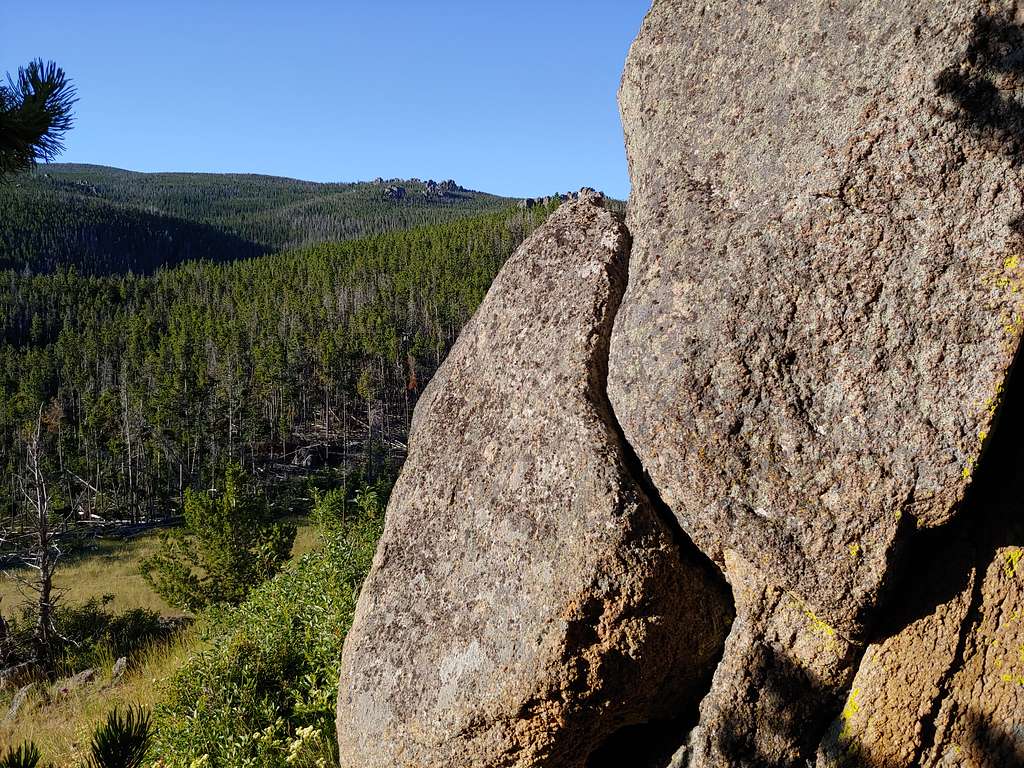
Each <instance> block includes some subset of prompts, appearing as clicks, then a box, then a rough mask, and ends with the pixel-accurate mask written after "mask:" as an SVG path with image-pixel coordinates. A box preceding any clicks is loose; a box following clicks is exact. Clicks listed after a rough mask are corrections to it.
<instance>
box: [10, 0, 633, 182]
mask: <svg viewBox="0 0 1024 768" xmlns="http://www.w3.org/2000/svg"><path fill="white" fill-rule="evenodd" d="M649 4H650V3H649V0H518V1H517V2H514V3H508V2H501V3H498V2H493V0H475V1H473V2H469V1H465V0H418V1H416V0H358V1H356V0H339V1H337V2H304V1H303V0H294V1H293V2H267V1H265V0H264V1H261V0H250V2H218V1H217V0H177V1H176V2H155V1H151V0H132V2H120V1H112V2H106V1H104V0H94V1H93V2H82V0H73V1H72V0H49V2H46V3H11V4H10V6H11V7H9V8H5V9H4V11H3V14H2V15H0V37H2V39H3V40H4V46H3V48H2V49H0V51H2V56H0V70H14V69H15V68H16V67H17V66H18V65H20V64H24V63H25V62H26V61H28V60H29V59H31V58H33V57H42V58H47V59H54V60H56V61H57V62H58V63H59V64H60V65H61V66H63V67H64V69H65V70H66V71H67V73H68V74H69V76H70V77H71V78H72V79H73V80H74V81H75V82H76V84H77V86H78V91H79V98H80V101H79V103H78V105H77V124H76V127H75V128H74V130H73V131H72V132H71V133H70V134H69V135H68V140H67V151H66V152H65V154H64V155H63V156H62V158H61V159H62V160H64V161H67V162H89V163H99V164H103V165H114V166H118V167H122V168H129V169H132V170H140V171H170V170H173V171H217V172H220V171H231V172H253V173H269V174H274V175H280V176H293V177H296V178H302V179H313V180H317V181H355V180H362V179H371V178H373V177H375V176H384V177H392V176H400V177H403V178H407V177H421V178H435V179H441V178H454V179H455V180H456V181H458V182H459V183H461V184H463V185H465V186H468V187H472V188H476V189H483V190H486V191H489V192H497V193H500V194H507V195H518V196H526V195H538V194H547V193H550V192H554V191H564V190H568V189H576V188H579V187H580V186H584V185H586V186H593V187H597V188H599V189H603V190H605V191H606V192H608V193H609V194H612V195H614V196H616V197H624V196H625V195H626V194H627V193H628V191H629V180H628V175H627V172H626V161H625V154H624V151H623V147H622V129H621V125H620V122H619V117H618V109H617V106H616V103H615V93H616V89H617V88H618V82H619V76H620V73H621V71H622V64H623V62H624V60H625V56H626V52H627V50H628V48H629V44H630V42H631V41H632V39H633V37H634V36H635V35H636V32H637V30H638V29H639V26H640V22H641V21H642V19H643V15H644V14H645V13H646V11H647V8H648V7H649Z"/></svg>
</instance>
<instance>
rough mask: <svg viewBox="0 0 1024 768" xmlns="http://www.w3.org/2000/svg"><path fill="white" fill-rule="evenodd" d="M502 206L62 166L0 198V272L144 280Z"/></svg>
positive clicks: (411, 192) (455, 197)
mask: <svg viewBox="0 0 1024 768" xmlns="http://www.w3.org/2000/svg"><path fill="white" fill-rule="evenodd" d="M509 202H510V201H509V200H508V199H506V198H500V197H497V196H494V195H488V194H484V193H480V192H473V191H469V190H464V189H462V188H461V187H458V186H457V185H455V184H454V183H448V184H442V185H437V184H434V183H432V182H421V181H419V180H410V181H399V180H392V181H390V182H384V181H383V180H379V181H378V182H370V183H365V182H364V183H352V184H321V183H316V182H309V181H299V180H296V179H286V178H279V177H274V176H259V175H252V174H201V173H136V172H133V171H125V170H120V169H117V168H107V167H104V166H96V165H73V164H59V163H58V164H52V165H47V166H44V167H41V168H40V169H38V170H37V171H35V172H34V173H32V174H29V175H26V176H23V177H21V178H19V179H18V180H17V182H16V183H14V184H12V185H9V186H8V187H6V188H0V268H8V269H19V270H26V271H31V272H50V271H53V270H54V269H56V268H57V267H60V266H74V267H75V268H76V269H78V270H79V271H82V272H86V273H89V274H116V273H121V272H127V271H133V272H141V273H145V272H151V271H153V270H154V269H156V268H157V267H160V266H171V265H174V264H178V263H181V262H183V261H189V260H193V259H209V260H212V261H230V260H234V259H238V258H248V257H251V256H256V255H260V254H261V253H266V252H269V251H275V250H280V249H283V248H294V247H301V246H309V245H315V244H318V243H323V242H331V241H338V240H347V239H353V238H358V237H364V236H368V235H374V234H380V233H385V232H391V231H395V230H399V229H408V228H410V227H414V226H420V225H425V224H439V223H443V222H446V221H452V220H454V219H459V218H463V217H465V216H472V215H476V214H481V213H488V212H493V211H497V210H500V209H502V208H504V207H506V206H507V205H508V204H509Z"/></svg>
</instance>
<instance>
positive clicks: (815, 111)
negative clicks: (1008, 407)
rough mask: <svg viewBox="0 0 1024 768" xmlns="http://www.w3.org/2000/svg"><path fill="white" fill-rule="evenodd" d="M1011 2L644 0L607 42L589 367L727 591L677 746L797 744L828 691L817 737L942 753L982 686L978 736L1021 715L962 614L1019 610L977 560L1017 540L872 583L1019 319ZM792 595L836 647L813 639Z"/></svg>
mask: <svg viewBox="0 0 1024 768" xmlns="http://www.w3.org/2000/svg"><path fill="white" fill-rule="evenodd" d="M1022 16H1024V12H1020V11H1018V3H1016V2H1010V1H1009V0H991V1H983V0H968V1H966V2H964V1H962V0H958V1H957V2H953V1H952V0H903V1H900V2H897V1H896V0H863V1H862V2H852V1H851V2H825V1H824V0H765V1H764V2H758V3H732V2H724V1H721V2H709V3H690V2H684V1H683V0H655V2H654V5H653V7H652V9H651V11H650V13H649V15H648V17H647V19H646V20H645V23H644V25H643V28H642V30H641V32H640V35H639V37H638V38H637V40H636V41H635V43H634V45H633V47H632V49H631V51H630V55H629V60H628V62H627V65H626V71H625V74H624V76H623V82H622V89H621V91H620V102H621V107H622V114H623V122H624V126H625V132H626V140H627V150H628V155H629V162H630V171H631V176H632V181H633V193H632V196H631V199H630V209H629V215H628V218H627V224H628V226H629V228H630V231H631V233H632V235H633V249H632V254H631V259H630V275H629V285H628V289H627V291H626V295H625V297H624V299H623V304H622V307H621V309H620V311H619V313H618V317H617V318H616V322H615V329H614V333H613V337H612V343H611V351H610V362H609V388H608V394H609V398H610V400H611V402H612V405H613V407H614V408H615V411H616V414H617V416H618V418H619V420H620V422H621V424H622V428H623V430H624V432H625V435H626V438H627V439H628V441H629V442H630V443H631V444H632V446H633V447H634V449H635V450H636V452H637V454H638V455H639V458H640V460H641V461H642V463H643V466H644V468H645V469H646V470H647V471H648V472H649V473H650V476H651V478H652V480H653V482H654V484H655V486H656V487H657V488H658V490H659V491H660V493H661V496H662V498H663V499H664V501H665V502H666V503H667V505H668V506H669V507H670V508H671V509H672V511H673V513H674V514H675V515H676V516H677V518H678V520H679V522H680V524H681V526H682V528H683V529H684V530H685V531H686V532H687V534H689V535H690V536H691V537H692V538H693V540H694V542H695V543H696V544H697V545H698V546H699V547H700V549H702V550H703V551H704V552H705V553H706V554H708V556H710V557H711V558H713V559H714V560H715V561H716V562H718V563H719V564H721V565H722V567H723V568H724V569H725V571H726V574H727V577H728V578H729V580H730V581H731V582H732V585H733V589H734V590H735V592H736V595H737V613H738V616H737V621H736V624H735V627H734V630H733V632H732V634H731V636H730V638H729V641H728V643H727V647H726V651H725V657H724V659H723V661H722V663H721V665H720V666H719V668H718V670H717V671H716V674H715V678H714V682H713V685H712V689H711V691H710V693H709V694H708V696H707V698H706V699H705V701H704V702H703V704H702V706H701V722H700V725H699V727H698V728H697V729H696V730H695V731H694V732H693V734H692V737H691V740H690V744H689V751H688V755H689V760H690V764H691V765H693V766H729V767H730V768H733V767H735V766H782V765H804V764H806V761H807V760H812V759H813V757H814V751H815V742H816V741H817V740H818V739H819V738H820V737H821V735H822V733H821V729H822V727H823V725H822V724H823V722H824V721H823V717H827V716H833V715H834V716H836V717H837V720H836V725H835V726H834V728H833V729H832V736H831V738H826V740H825V742H824V743H823V744H822V745H821V747H820V750H818V751H819V758H820V760H821V761H822V764H829V761H831V762H832V763H837V764H844V765H858V764H863V765H879V766H881V765H886V766H888V765H916V764H922V761H926V760H931V759H938V758H937V757H935V756H934V755H936V754H938V753H939V752H942V754H943V758H942V759H944V760H946V761H949V760H952V759H953V758H952V757H950V755H951V754H953V755H957V754H960V752H956V751H954V750H953V747H954V746H956V748H957V750H961V751H962V752H963V754H967V746H966V742H967V741H968V740H969V739H968V737H967V736H964V735H960V736H957V735H956V734H957V733H958V731H957V729H958V728H959V729H960V730H963V729H965V728H968V729H970V728H974V730H977V728H976V727H975V726H969V725H966V724H965V723H967V722H968V720H970V719H971V717H974V715H972V714H970V713H976V712H980V713H981V714H980V715H978V717H980V718H981V720H982V721H983V722H984V723H986V724H987V725H986V726H985V727H990V726H991V727H995V728H996V729H997V731H998V732H999V734H1000V735H998V736H984V737H977V738H974V737H971V738H974V742H972V743H982V742H984V741H985V739H986V738H987V739H989V740H990V741H991V739H996V738H999V739H1002V740H1003V742H1007V743H1011V745H1012V744H1015V743H1016V742H1014V741H1013V740H1014V739H1017V738H1019V737H1020V729H1019V726H1014V725H1012V722H1013V717H1012V715H1011V714H1010V713H1011V712H1012V707H1014V706H1019V703H1020V691H1019V690H1017V689H1013V685H1014V682H1013V681H1014V680H1015V678H1014V677H1013V675H1014V674H1016V673H1012V672H1004V673H1001V674H1002V675H1003V676H1004V677H1006V679H1005V680H1004V679H1002V678H1001V677H999V674H1000V673H999V672H998V666H997V665H998V663H1002V664H1006V663H1007V661H1006V660H1005V659H1002V660H1000V659H998V658H997V657H996V656H995V655H994V654H993V652H992V651H991V650H989V649H987V648H986V647H985V642H987V641H985V640H984V639H983V638H985V637H987V636H989V635H987V634H985V633H993V632H995V631H996V629H995V627H996V624H999V622H1002V624H999V626H1004V627H1005V625H1006V623H1007V622H1008V621H1009V620H1008V619H1007V618H1005V617H1006V616H1009V615H1012V610H1011V609H1009V608H1008V607H1007V601H1009V603H1010V604H1013V605H1015V606H1016V608H1015V610H1019V609H1020V608H1021V606H1019V604H1016V603H1015V602H1014V600H1015V598H1014V597H1013V595H1015V594H1016V592H1014V590H1013V589H1010V588H1009V587H1008V586H1007V585H1006V584H1003V583H1001V582H999V583H997V581H996V580H995V579H996V577H998V576H999V574H1000V573H1003V574H1004V576H1005V573H1004V572H1003V571H1000V570H999V567H1000V564H1004V563H1005V560H1006V558H1007V557H1010V556H1011V555H1010V554H1008V552H1010V551H1011V550H1008V549H1007V548H1006V545H1008V544H1011V543H1012V544H1014V545H1017V544H1019V543H1020V542H1019V541H1016V542H1014V541H1012V540H1004V541H1003V542H1002V544H1003V547H1002V549H997V550H995V553H993V550H992V547H987V548H986V547H982V549H983V550H984V552H985V556H987V557H988V560H985V559H984V557H983V558H982V560H980V561H979V560H973V559H971V558H969V557H968V558H966V559H963V558H959V557H952V556H951V554H950V553H949V551H948V550H947V551H946V555H945V558H944V560H943V562H944V563H945V564H946V565H947V567H950V568H953V569H955V570H956V576H955V579H954V580H955V581H956V585H955V586H956V588H953V587H951V588H950V589H948V590H945V591H942V592H941V594H935V593H934V592H933V593H929V592H928V590H927V589H925V590H924V596H923V597H919V598H918V600H919V602H922V603H923V604H924V606H923V607H921V608H920V609H918V610H916V611H915V612H913V615H912V616H909V617H907V618H906V620H905V621H903V622H902V623H901V622H896V625H897V626H890V627H889V629H886V630H885V631H886V632H887V633H888V634H886V635H885V636H880V635H879V634H878V632H879V631H880V630H878V629H877V626H878V625H880V624H886V622H887V621H888V622H890V624H891V621H892V616H891V614H898V613H899V612H900V610H901V609H900V601H901V600H903V599H905V595H900V594H899V593H898V592H896V591H895V590H887V589H886V587H887V586H888V585H889V584H891V583H892V582H894V581H896V580H897V579H899V578H905V576H904V575H903V574H902V571H901V566H903V565H904V562H903V558H902V552H903V549H904V547H905V546H909V547H911V548H913V551H918V550H919V549H920V547H919V546H918V545H917V542H916V541H915V539H916V538H917V537H919V536H921V535H922V534H920V533H918V532H917V531H918V529H921V528H933V527H936V526H942V525H943V524H946V523H948V522H949V521H950V520H951V519H952V518H953V517H954V515H955V514H956V513H957V512H958V511H959V510H960V509H961V507H963V506H964V505H963V504H962V502H963V500H964V496H965V493H966V492H967V490H968V488H969V486H970V485H971V483H972V482H973V481H974V479H975V474H976V470H977V468H978V466H979V462H980V463H984V462H985V461H987V460H988V459H987V458H986V457H988V455H989V454H990V453H991V449H990V442H991V438H990V433H991V432H992V429H993V420H994V417H995V415H996V414H997V412H998V410H999V407H1000V405H1001V401H1002V399H1003V397H1004V394H1005V393H1004V380H1005V379H1006V377H1007V372H1008V369H1009V366H1010V363H1011V361H1012V360H1013V358H1014V355H1015V353H1016V351H1017V348H1018V344H1019V341H1020V335H1021V328H1022V320H1021V314H1022V310H1021V307H1020V301H1021V297H1022V293H1021V287H1022V285H1024V283H1022V282H1021V278H1022V277H1024V248H1022V243H1021V231H1022V226H1024V225H1022V222H1024V184H1022V180H1024V179H1022V174H1021V170H1020V169H1021V163H1020V161H1021V159H1022V152H1021V148H1022V142H1021V139H1022V137H1024V98H1022V97H1020V96H1019V95H1018V94H1019V93H1020V89H1021V86H1022V80H1024V78H1022V76H1021V73H1022V71H1024V67H1022V65H1021V61H1024V44H1022V38H1024V36H1022V33H1021V28H1020V26H1019V24H1020V21H1021V17H1022ZM978 508H979V507H978V505H973V506H972V505H967V506H966V507H965V509H966V512H965V513H966V514H971V513H972V510H977V509H978ZM1000 553H1001V554H1000ZM934 567H939V568H941V567H942V566H931V565H922V570H919V573H932V572H933V570H932V569H933V568H934ZM986 571H987V572H988V575H987V576H984V578H983V574H984V573H986ZM975 584H979V585H990V586H979V587H975V586H973V585H975ZM972 589H975V590H976V589H982V591H983V592H984V591H985V589H988V590H989V591H991V592H992V596H990V597H989V598H988V602H990V603H995V602H996V601H1001V602H1000V603H999V607H998V608H991V609H990V608H986V607H985V601H984V600H982V599H980V598H978V596H977V595H975V596H974V597H972V596H971V595H972V593H971V590H972ZM965 590H966V593H965V592H964V591H965ZM887 596H889V597H890V598H891V599H888V600H887V599H886V598H887ZM929 600H931V602H930V603H929ZM794 605H796V606H800V607H801V610H803V611H804V613H805V616H806V617H808V619H809V620H810V621H811V624H812V626H813V627H815V628H817V630H818V631H819V632H820V633H821V634H823V635H825V636H828V637H830V638H834V640H835V643H836V645H835V646H834V647H833V648H832V650H831V652H829V653H824V651H823V655H820V656H816V655H814V654H808V652H807V643H808V640H807V627H806V626H802V625H801V623H800V616H799V611H797V612H794ZM1007 611H1009V613H1007ZM993 615H995V616H997V617H1003V618H996V619H993V618H992V616H993ZM993 622H995V623H993ZM986 627H987V629H985V628H986ZM1001 631H1002V632H1003V634H1004V635H1005V636H1006V637H1007V638H1009V641H1013V640H1014V639H1015V638H1016V637H1017V636H1016V635H1015V634H1014V632H1013V631H1010V630H1006V629H1005V628H1004V629H1003V630H1001ZM979 633H980V634H979ZM812 634H813V633H812ZM865 647H867V649H868V650H867V654H866V655H865V656H864V659H865V661H864V663H859V659H860V657H861V654H862V653H863V652H864V648H865ZM1000 658H1001V657H1000ZM1006 658H1008V657H1006ZM855 674H856V679H855V680H854V682H853V684H852V687H851V679H853V678H854V675H855ZM972 686H973V687H972ZM979 690H980V691H984V692H985V694H986V695H981V694H980V693H979ZM874 694H877V695H874ZM989 694H990V695H989ZM872 696H874V698H872ZM844 698H845V705H844V704H843V699H844ZM982 700H983V701H982ZM840 708H842V709H841V711H840ZM1018 714H1019V713H1018ZM1017 722H1019V718H1018V719H1017ZM992 723H994V724H995V725H994V726H993V725H992ZM907 729H910V733H909V734H908V733H907ZM1000 729H1001V730H1000ZM1006 729H1009V731H1008V733H1009V734H1010V735H1009V736H1007V735H1006V733H1004V732H1003V731H1006ZM1015 729H1016V730H1015ZM911 734H916V735H911ZM958 739H959V741H957V740H958ZM979 739H980V741H979ZM974 749H975V752H974V758H973V759H974V760H975V761H977V760H979V759H981V758H980V757H978V756H979V755H984V754H986V752H985V749H984V748H982V747H976V748H974ZM1009 749H1010V748H1009V747H1006V748H1004V749H1003V751H1002V752H999V753H996V752H993V753H991V754H1011V752H1010V751H1007V750H1009ZM943 750H946V751H945V752H943ZM872 756H875V757H877V760H875V759H874V757H872ZM862 758H863V759H862ZM858 760H860V762H857V761H858ZM837 761H838V762H837ZM950 764H956V765H959V764H961V763H950ZM963 764H965V765H974V764H981V763H978V762H970V761H968V762H964V763H963Z"/></svg>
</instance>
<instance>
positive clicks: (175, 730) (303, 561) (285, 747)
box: [0, 480, 389, 768]
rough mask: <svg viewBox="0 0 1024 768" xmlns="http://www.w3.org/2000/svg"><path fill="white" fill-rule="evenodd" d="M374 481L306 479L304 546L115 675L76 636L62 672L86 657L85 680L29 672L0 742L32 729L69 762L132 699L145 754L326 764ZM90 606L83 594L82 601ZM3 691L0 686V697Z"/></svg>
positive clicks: (78, 761)
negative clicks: (144, 715) (324, 486)
mask: <svg viewBox="0 0 1024 768" xmlns="http://www.w3.org/2000/svg"><path fill="white" fill-rule="evenodd" d="M388 490H389V489H388V485H387V483H385V482H378V483H376V484H372V485H367V484H363V483H360V482H357V481H356V480H352V481H350V482H349V483H347V484H346V486H345V487H344V488H338V489H333V490H327V491H318V490H315V489H314V490H313V495H314V498H315V500H316V504H315V508H314V512H313V515H312V518H313V522H314V524H307V525H306V526H305V527H304V528H303V529H302V535H301V536H300V537H299V539H300V540H299V543H298V544H297V546H296V550H308V551H306V553H305V554H302V555H301V556H298V557H297V558H295V559H293V560H292V562H291V563H289V564H288V565H287V566H286V567H285V568H284V570H283V571H282V572H281V573H279V574H278V575H277V576H276V577H274V578H273V579H271V580H270V581H268V582H266V583H265V584H263V585H262V586H260V587H257V588H256V589H255V590H253V591H252V593H251V594H250V595H249V597H248V598H247V599H246V600H245V601H244V602H242V603H241V604H240V605H239V606H237V607H232V606H231V605H230V604H229V603H224V602H220V603H218V604H216V605H211V606H210V607H207V608H206V609H204V610H203V611H201V612H200V613H199V614H198V615H197V616H196V620H195V622H194V623H193V624H191V625H190V626H187V627H185V628H180V629H178V630H177V631H176V632H175V633H173V634H172V635H170V636H169V637H166V638H159V639H155V640H153V641H151V642H148V643H145V644H142V645H141V646H136V647H135V648H134V649H133V650H130V651H128V652H129V654H130V659H131V662H130V664H129V665H128V669H127V670H126V671H125V673H124V674H123V676H122V677H120V678H118V677H117V676H116V673H115V670H114V663H115V659H116V657H115V655H114V654H115V653H116V652H115V651H114V650H113V649H112V648H110V647H109V646H108V645H106V644H105V643H104V642H102V641H100V642H96V643H92V642H83V643H81V644H80V646H79V647H80V648H81V649H82V651H81V652H82V653H83V654H86V653H88V654H91V655H89V656H88V658H86V656H82V657H81V658H79V659H77V660H74V661H69V662H68V666H67V667H66V669H65V671H67V670H70V669H75V668H77V669H81V668H82V667H81V666H80V665H81V664H83V663H86V661H88V662H89V663H91V664H92V665H93V667H94V669H95V671H96V680H95V681H93V683H91V684H90V685H88V686H81V687H74V688H70V689H69V688H68V687H67V681H66V680H65V679H61V680H58V681H57V682H55V683H52V684H45V685H40V686H39V687H38V688H37V689H36V690H35V691H33V693H32V696H31V697H30V699H29V700H28V701H27V702H26V704H25V705H24V706H23V709H22V710H21V711H20V712H19V715H18V717H17V718H16V719H15V720H14V721H13V722H12V723H4V724H0V745H4V744H10V745H11V746H14V745H17V744H20V743H22V742H23V741H25V740H28V741H32V742H34V743H35V744H36V745H37V746H38V747H39V748H40V751H41V753H42V755H43V757H44V758H45V759H46V760H52V761H54V762H55V764H57V765H61V766H75V767H76V768H77V766H81V765H83V763H84V761H85V760H86V759H87V758H88V750H89V744H90V739H91V738H92V734H93V733H94V729H95V728H97V727H98V726H99V725H101V724H102V723H103V721H104V718H106V717H107V716H108V714H109V713H110V712H111V711H112V710H113V709H114V708H117V707H120V708H121V709H124V708H125V707H128V706H135V705H142V706H145V707H147V708H149V709H152V711H153V712H154V720H153V746H152V748H151V749H150V750H149V752H148V755H149V757H148V760H149V764H153V765H158V766H167V767H168V768H170V766H183V767H185V768H192V766H193V765H196V764H197V763H196V761H197V760H198V761H200V762H199V763H198V765H207V766H224V767H225V768H232V767H234V766H282V768H283V767H284V766H295V765H298V766H311V767H312V766H329V765H333V764H334V761H335V760H336V755H335V752H336V746H335V739H334V736H333V722H334V699H335V697H336V695H337V679H338V674H339V668H338V665H339V661H340V658H341V647H342V643H343V642H344V638H345V633H346V632H347V631H348V627H349V625H350V624H351V620H352V613H353V611H354V608H355V599H356V595H357V594H358V588H359V584H360V583H361V582H362V579H363V578H364V576H365V574H366V572H367V571H368V569H369V566H370V562H371V561H372V558H373V553H374V549H375V547H376V541H377V538H378V536H379V534H380V530H381V526H382V521H383V508H384V505H385V503H386V497H387V493H388ZM154 548H155V545H154V543H153V542H152V541H150V542H148V543H143V544H137V545H136V546H135V547H134V548H133V549H132V550H130V551H134V552H135V553H136V565H138V558H139V556H140V555H141V553H144V552H150V553H151V552H153V551H154ZM75 565H76V566H78V565H80V562H76V563H75ZM105 586H106V584H105V583H103V584H101V585H100V587H101V588H103V587H105ZM96 608H97V604H96V602H95V601H94V603H93V605H92V606H91V608H90V609H89V610H84V611H83V612H84V613H86V614H90V612H94V611H95V609H96ZM99 608H100V609H101V611H102V610H104V609H105V606H103V605H102V601H100V603H99ZM128 613H131V611H129V612H128ZM90 615H92V614H90ZM107 618H108V619H109V618H111V617H109V616H108V617H107ZM113 618H114V619H115V623H116V616H115V617H113ZM98 624H100V625H104V626H105V625H107V624H109V622H108V621H104V622H98ZM130 636H132V637H133V636H134V635H130ZM13 693H14V692H13V691H8V692H7V693H6V694H0V708H3V705H5V704H6V705H7V706H9V704H10V699H11V698H12V696H13Z"/></svg>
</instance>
